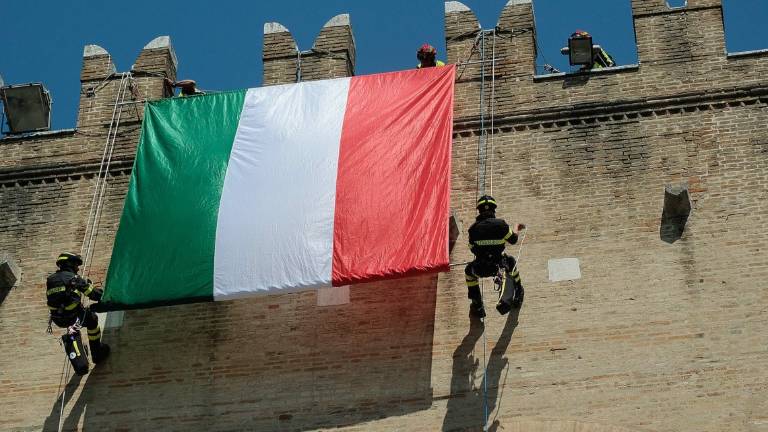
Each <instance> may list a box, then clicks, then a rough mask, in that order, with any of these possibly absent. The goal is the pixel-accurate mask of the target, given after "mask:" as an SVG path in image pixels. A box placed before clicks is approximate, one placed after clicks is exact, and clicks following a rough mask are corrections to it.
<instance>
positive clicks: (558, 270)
mask: <svg viewBox="0 0 768 432" xmlns="http://www.w3.org/2000/svg"><path fill="white" fill-rule="evenodd" d="M547 269H548V270H549V281H550V282H560V281H565V280H576V279H581V269H580V267H579V259H578V258H552V259H550V260H549V261H548V262H547Z"/></svg>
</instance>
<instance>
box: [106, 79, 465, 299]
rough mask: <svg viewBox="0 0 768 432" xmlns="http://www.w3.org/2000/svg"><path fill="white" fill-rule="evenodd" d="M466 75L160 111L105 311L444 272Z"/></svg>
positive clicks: (144, 152) (150, 128) (288, 89)
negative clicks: (456, 94)
mask: <svg viewBox="0 0 768 432" xmlns="http://www.w3.org/2000/svg"><path fill="white" fill-rule="evenodd" d="M454 77H455V69H454V67H442V68H429V69H421V70H411V71H403V72H393V73H383V74H376V75H367V76H358V77H352V78H341V79H332V80H324V81H311V82H303V83H299V84H289V85H279V86H271V87H262V88H254V89H249V90H247V91H236V92H225V93H216V94H210V95H204V96H194V97H187V98H173V99H163V100H159V101H154V102H150V103H148V104H147V105H146V108H145V111H144V124H143V128H142V133H141V139H140V142H139V146H138V149H137V154H136V162H135V165H134V168H133V172H132V175H131V180H130V185H129V187H128V194H127V196H126V199H125V207H124V209H123V215H122V218H121V220H120V228H119V230H118V232H117V236H116V239H115V244H114V248H113V252H112V259H111V262H110V266H109V270H108V275H107V280H106V286H105V293H104V297H103V299H102V302H101V303H100V304H99V306H98V308H99V309H101V310H118V309H131V308H144V307H151V306H159V305H168V304H178V303H189V302H196V301H210V300H226V299H232V298H238V297H243V296H248V295H255V294H260V293H284V292H291V291H297V290H303V289H308V288H315V287H321V286H330V285H333V286H340V285H346V284H353V283H359V282H368V281H375V280H381V279H389V278H395V277H402V276H408V275H414V274H419V273H424V272H434V271H446V270H447V269H448V213H449V193H450V161H451V137H452V123H453V82H454Z"/></svg>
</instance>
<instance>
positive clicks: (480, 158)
mask: <svg viewBox="0 0 768 432" xmlns="http://www.w3.org/2000/svg"><path fill="white" fill-rule="evenodd" d="M489 36H490V38H491V59H490V62H491V77H490V78H491V80H490V81H491V82H490V101H488V102H486V100H485V93H486V73H485V72H486V69H485V64H486V62H487V61H488V59H486V52H487V50H486V38H488V37H489ZM497 36H499V35H498V34H497V29H496V28H494V29H492V30H481V31H480V32H479V33H478V37H477V38H476V39H475V44H474V45H473V47H472V50H471V52H470V57H471V56H472V53H474V51H475V49H476V48H477V46H478V42H479V46H480V49H479V54H480V60H479V63H480V106H479V108H480V109H479V111H480V136H479V139H478V144H477V189H476V196H475V199H476V200H477V199H478V198H479V197H480V196H482V195H485V194H486V185H487V187H488V193H489V194H491V195H492V194H493V166H494V156H495V140H494V138H495V130H494V129H495V127H494V126H495V124H494V122H495V115H496V60H497V59H496V38H497ZM514 36H515V34H514V33H513V34H512V35H511V36H510V37H514ZM464 66H466V64H465V65H464ZM462 73H463V70H462ZM488 106H490V109H489V107H488ZM488 111H490V119H489V120H490V149H489V148H488V141H489V140H488V131H487V130H486V114H487V113H488ZM489 150H490V153H491V155H490V160H489V157H488V152H489ZM526 232H527V229H526V230H525V231H523V235H522V238H521V240H520V247H519V249H518V252H517V258H516V259H515V266H514V268H513V269H512V273H514V272H515V271H516V270H517V266H518V262H519V260H520V256H521V255H522V252H523V244H524V242H525V235H526ZM453 265H454V264H452V266H453ZM484 297H485V283H484V281H482V280H481V281H480V298H481V299H483V298H484ZM487 345H488V341H487V335H486V333H485V328H484V329H483V430H484V431H487V430H488V418H489V414H490V413H489V412H488V409H489V407H488V358H487Z"/></svg>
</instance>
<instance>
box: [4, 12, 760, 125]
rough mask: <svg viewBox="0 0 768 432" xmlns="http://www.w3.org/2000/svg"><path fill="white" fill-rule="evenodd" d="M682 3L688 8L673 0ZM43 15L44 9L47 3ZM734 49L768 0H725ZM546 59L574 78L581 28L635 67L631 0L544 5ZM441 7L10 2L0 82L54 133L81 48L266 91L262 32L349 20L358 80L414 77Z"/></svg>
mask: <svg viewBox="0 0 768 432" xmlns="http://www.w3.org/2000/svg"><path fill="white" fill-rule="evenodd" d="M506 1H507V0H466V1H464V2H463V3H465V4H466V5H467V6H469V7H470V8H471V9H472V10H473V11H474V12H475V14H476V15H477V16H478V18H479V20H480V23H481V25H482V26H483V27H484V28H492V27H493V26H494V25H495V24H496V22H497V20H498V16H499V13H500V12H501V10H502V8H503V7H504V4H506ZM671 1H672V2H677V3H679V2H680V1H682V0H671ZM43 4H44V5H45V6H42V5H43ZM723 6H724V14H725V27H726V44H727V47H728V51H730V52H736V51H747V50H756V49H766V48H768V26H766V24H765V23H766V22H768V0H723ZM534 9H535V12H536V25H537V33H538V39H539V49H540V58H539V61H538V63H539V64H543V63H545V62H547V63H551V64H553V65H555V66H556V67H558V68H560V69H563V70H565V69H567V62H566V59H565V57H563V56H561V55H560V53H559V48H560V47H561V46H563V45H564V44H565V40H566V39H567V37H568V35H569V34H570V33H571V32H572V31H573V30H574V29H576V28H579V29H584V30H587V31H589V32H590V33H592V34H593V35H594V37H595V39H596V41H597V43H600V44H601V45H602V46H603V47H604V48H606V49H608V51H609V52H610V53H611V54H613V55H614V57H615V58H616V60H617V62H618V63H619V64H631V63H635V62H636V61H637V54H636V50H635V43H634V32H633V29H632V20H631V10H630V0H581V1H576V0H534ZM443 10H444V6H443V2H442V1H439V0H429V1H426V0H410V1H407V0H388V1H378V2H374V1H360V0H357V1H354V0H324V1H318V0H312V1H309V0H307V1H291V0H284V1H279V2H277V1H262V2H256V1H250V2H245V1H243V2H235V1H229V0H218V1H216V2H206V1H194V0H190V1H188V2H185V3H180V2H174V1H166V2H158V1H143V0H133V1H130V2H123V3H120V2H103V1H100V2H97V1H85V0H80V1H58V2H52V1H51V2H47V1H43V2H31V1H28V2H23V1H15V0H0V22H2V23H3V24H2V25H0V41H2V45H1V46H2V51H1V52H2V54H0V75H2V76H3V78H4V79H5V82H6V84H21V83H27V82H42V83H44V84H45V86H46V87H47V88H48V89H49V90H50V92H51V95H52V98H53V101H54V105H53V128H54V129H61V128H70V127H74V125H75V118H76V112H77V103H78V91H79V83H78V79H79V73H80V65H81V61H82V60H81V59H82V50H83V46H84V45H86V44H89V43H94V44H97V45H101V46H102V47H104V48H105V49H106V50H107V51H109V52H110V54H112V58H113V61H114V62H115V64H116V65H117V69H118V71H126V70H128V69H130V67H131V65H132V64H133V61H134V59H135V58H136V56H137V55H138V53H139V51H140V50H141V48H142V47H143V46H144V45H145V44H146V43H147V42H149V41H150V40H152V39H153V38H155V37H156V36H159V35H170V36H171V39H172V41H173V44H174V48H175V49H176V53H177V55H178V58H179V78H193V79H195V80H197V82H198V85H199V87H201V88H203V89H208V90H229V89H238V88H247V87H254V86H258V85H260V84H261V44H262V28H263V24H264V23H265V22H268V21H277V22H280V23H282V24H283V25H285V26H286V27H288V29H289V30H290V31H291V32H292V33H293V35H294V37H295V38H296V40H297V42H298V43H299V47H300V49H302V50H306V49H309V48H311V46H312V42H313V40H314V38H315V36H317V33H318V32H319V31H320V28H321V27H322V26H323V24H324V23H325V22H326V21H327V20H328V19H330V18H331V17H333V16H334V15H337V14H339V13H349V14H350V16H351V20H352V27H353V30H354V34H355V39H356V42H357V53H358V57H357V73H358V74H367V73H375V72H383V71H390V70H397V69H405V68H410V67H413V66H414V64H415V63H416V59H415V51H416V49H417V48H418V46H419V45H421V44H422V43H424V42H430V43H432V44H433V45H435V46H436V47H437V48H438V50H439V52H440V54H444V52H445V47H444V36H443Z"/></svg>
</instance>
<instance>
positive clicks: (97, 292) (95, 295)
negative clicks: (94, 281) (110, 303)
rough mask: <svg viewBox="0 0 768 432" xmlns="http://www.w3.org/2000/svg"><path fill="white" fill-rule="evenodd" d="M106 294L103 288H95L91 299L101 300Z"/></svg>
mask: <svg viewBox="0 0 768 432" xmlns="http://www.w3.org/2000/svg"><path fill="white" fill-rule="evenodd" d="M103 295H104V290H103V289H101V288H94V289H93V292H92V293H91V295H90V298H91V300H93V301H100V300H101V297H102V296H103Z"/></svg>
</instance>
